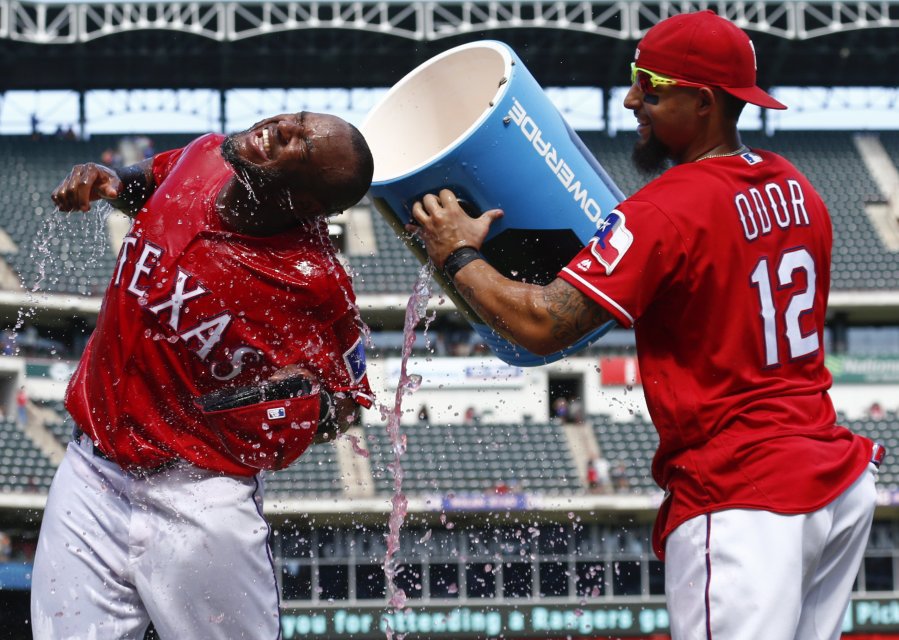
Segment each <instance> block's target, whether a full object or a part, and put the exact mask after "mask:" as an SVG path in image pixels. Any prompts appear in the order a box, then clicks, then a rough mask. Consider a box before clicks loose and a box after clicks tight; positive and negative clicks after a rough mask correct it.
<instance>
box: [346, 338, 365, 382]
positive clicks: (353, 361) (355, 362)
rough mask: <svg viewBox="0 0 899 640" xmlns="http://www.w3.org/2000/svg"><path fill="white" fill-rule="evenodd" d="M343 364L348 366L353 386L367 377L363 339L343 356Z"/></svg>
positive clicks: (359, 339) (358, 340)
mask: <svg viewBox="0 0 899 640" xmlns="http://www.w3.org/2000/svg"><path fill="white" fill-rule="evenodd" d="M343 363H344V364H345V365H346V368H347V372H348V373H349V374H350V377H351V378H352V380H353V384H357V383H358V382H359V381H360V380H362V378H363V377H365V369H366V366H365V345H364V344H362V338H361V337H360V338H358V339H357V340H356V342H354V343H353V346H352V347H350V348H349V349H348V350H347V351H346V353H344V354H343Z"/></svg>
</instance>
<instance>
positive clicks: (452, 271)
mask: <svg viewBox="0 0 899 640" xmlns="http://www.w3.org/2000/svg"><path fill="white" fill-rule="evenodd" d="M484 259H485V258H484V256H483V255H481V252H480V251H478V250H477V249H475V248H474V247H468V246H466V247H459V248H458V249H455V250H454V251H453V252H452V253H450V254H449V255H448V256H447V257H446V260H444V261H443V273H444V275H446V277H447V279H448V280H449V281H450V282H452V281H453V279H454V278H455V277H456V274H457V273H459V271H461V270H462V267H465V266H467V265H469V264H471V263H472V262H474V261H475V260H484Z"/></svg>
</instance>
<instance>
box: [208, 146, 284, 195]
mask: <svg viewBox="0 0 899 640" xmlns="http://www.w3.org/2000/svg"><path fill="white" fill-rule="evenodd" d="M242 133H246V132H242ZM239 135H241V134H240V133H238V134H233V135H230V136H228V137H227V138H225V140H224V141H223V142H222V146H221V152H222V157H223V158H224V159H225V160H227V161H228V164H230V165H231V166H232V167H233V168H234V171H235V172H236V173H237V175H238V177H239V178H241V179H242V180H243V181H244V182H245V183H246V186H247V187H263V188H271V187H275V188H277V187H281V186H284V184H285V182H286V181H285V179H284V174H283V172H281V171H278V170H276V169H266V168H263V167H260V166H258V165H255V164H253V163H252V162H249V161H248V160H245V159H244V158H241V157H240V156H239V155H238V153H237V136H239Z"/></svg>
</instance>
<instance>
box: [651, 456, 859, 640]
mask: <svg viewBox="0 0 899 640" xmlns="http://www.w3.org/2000/svg"><path fill="white" fill-rule="evenodd" d="M876 475H877V468H876V467H875V466H874V465H873V464H869V465H868V469H867V470H866V471H865V472H864V473H862V475H861V476H860V477H859V478H858V480H856V481H855V483H854V484H853V485H852V486H851V487H849V489H847V490H846V491H845V492H844V493H843V494H842V495H841V496H840V497H838V498H837V499H836V500H834V501H833V502H831V503H830V504H829V505H827V506H826V507H824V508H822V509H819V510H818V511H815V512H812V513H808V514H801V515H780V514H776V513H772V512H770V511H760V510H749V509H728V510H725V511H716V512H714V513H711V514H707V515H702V516H697V517H695V518H692V519H690V520H688V521H686V522H684V523H683V524H682V525H680V526H679V527H678V528H677V529H675V530H674V531H673V532H672V533H671V535H669V537H668V540H667V542H666V546H665V593H666V596H667V602H668V612H669V616H670V619H671V637H672V640H760V639H762V638H764V640H837V639H838V638H839V637H840V629H841V627H842V623H843V616H844V614H845V612H846V608H847V606H848V605H849V596H850V594H851V591H852V584H853V582H854V581H855V577H856V575H857V574H858V568H859V564H860V563H861V559H862V556H863V554H864V551H865V546H866V545H867V542H868V534H869V533H870V530H871V521H872V518H873V514H874V503H875V497H876V489H875V486H874V480H875V477H876Z"/></svg>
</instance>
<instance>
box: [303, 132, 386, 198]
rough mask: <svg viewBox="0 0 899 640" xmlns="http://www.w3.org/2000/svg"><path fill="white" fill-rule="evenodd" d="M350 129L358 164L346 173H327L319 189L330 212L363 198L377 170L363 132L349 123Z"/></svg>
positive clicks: (351, 141) (355, 158)
mask: <svg viewBox="0 0 899 640" xmlns="http://www.w3.org/2000/svg"><path fill="white" fill-rule="evenodd" d="M347 126H348V127H349V129H350V144H351V146H352V150H353V154H352V155H353V159H354V160H355V163H356V166H355V167H354V168H353V170H352V171H351V172H350V173H349V175H348V176H346V175H337V176H329V175H325V176H324V179H323V180H322V182H321V185H320V187H319V188H318V189H316V190H317V191H318V194H319V198H320V200H321V201H322V202H323V203H324V204H325V208H326V209H327V210H328V212H329V213H332V212H337V211H344V210H345V209H349V208H350V207H352V206H353V205H354V204H356V203H357V202H359V201H360V200H362V198H363V197H365V194H366V193H367V192H368V188H369V187H370V186H371V179H372V176H373V175H374V171H375V163H374V159H373V158H372V155H371V149H369V148H368V143H367V142H366V141H365V137H364V136H363V135H362V133H361V132H360V131H359V130H358V129H357V128H356V127H354V126H353V125H351V124H349V123H347Z"/></svg>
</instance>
